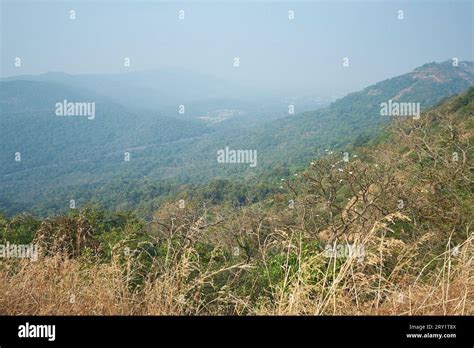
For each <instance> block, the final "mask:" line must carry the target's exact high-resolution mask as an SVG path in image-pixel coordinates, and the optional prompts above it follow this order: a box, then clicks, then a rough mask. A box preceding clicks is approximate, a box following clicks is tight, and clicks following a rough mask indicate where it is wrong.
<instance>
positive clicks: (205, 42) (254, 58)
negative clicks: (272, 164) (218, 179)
mask: <svg viewBox="0 0 474 348" xmlns="http://www.w3.org/2000/svg"><path fill="white" fill-rule="evenodd" d="M71 9H73V10H75V11H76V19H74V20H71V19H70V18H69V15H70V14H69V11H70V10H71ZM179 10H184V19H182V20H180V19H179V18H178V15H179ZM289 10H294V11H295V18H294V19H293V20H289V18H288V11H289ZM398 10H403V11H404V14H403V15H404V18H403V19H401V20H400V19H398ZM473 17H474V1H453V0H450V1H414V0H411V1H403V2H401V1H390V2H389V1H384V2H381V1H306V2H294V1H278V2H275V1H273V2H271V1H220V2H218V1H187V2H174V1H173V2H163V1H159V2H158V1H131V0H130V1H121V2H117V1H112V2H111V1H82V2H73V1H67V2H66V1H54V2H52V1H18V0H16V1H5V0H1V59H2V61H1V71H0V73H1V76H3V77H4V76H11V75H20V74H38V73H43V72H48V71H62V72H67V73H72V74H79V73H114V72H123V71H127V70H144V69H156V68H163V67H183V68H188V69H192V70H195V71H198V72H202V73H210V74H212V75H215V76H218V77H224V78H227V79H234V80H238V81H245V82H247V83H252V84H256V85H259V86H262V88H268V89H272V90H278V89H281V90H282V91H286V92H287V91H294V92H295V93H296V92H297V93H305V92H314V91H324V92H330V93H345V92H349V91H354V90H357V89H360V88H362V87H365V86H367V85H370V84H372V83H374V82H377V81H379V80H383V79H385V78H388V77H393V76H396V75H399V74H402V73H405V72H408V71H410V70H412V69H413V68H415V67H417V66H420V65H422V64H424V63H427V62H432V61H443V60H446V59H451V58H452V57H458V58H459V60H474V48H473V45H474V44H473V41H474V19H473ZM15 57H21V59H22V66H21V67H15V65H14V63H15ZM124 57H130V59H131V67H129V68H126V67H124V66H123V64H124ZM234 57H239V59H240V67H238V68H235V67H233V59H234ZM344 57H348V58H349V67H347V68H344V67H343V66H342V62H343V58H344Z"/></svg>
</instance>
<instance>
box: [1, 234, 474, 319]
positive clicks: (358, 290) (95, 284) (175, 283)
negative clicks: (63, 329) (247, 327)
mask: <svg viewBox="0 0 474 348" xmlns="http://www.w3.org/2000/svg"><path fill="white" fill-rule="evenodd" d="M379 227H380V226H379ZM382 227H383V226H382ZM377 229H378V228H373V229H372V233H371V234H369V235H367V236H366V237H365V239H364V240H362V241H360V243H363V244H364V246H365V249H366V251H367V256H366V258H365V259H364V260H363V262H359V259H357V258H355V257H350V258H346V259H343V260H342V263H341V264H340V265H339V264H338V266H337V267H336V262H332V261H335V260H330V261H329V263H328V259H327V257H326V256H324V255H323V253H314V254H312V255H310V256H308V255H306V256H305V255H303V253H302V251H301V250H302V249H301V248H300V245H299V240H298V238H297V236H296V235H293V237H291V238H288V239H287V240H285V241H283V243H287V244H288V246H289V247H288V248H287V250H288V251H287V253H288V259H289V257H290V254H292V255H297V258H298V263H297V264H298V268H297V269H296V270H295V269H292V266H291V265H289V263H285V262H284V263H283V264H282V267H283V268H284V271H285V277H284V279H283V281H282V282H280V283H279V284H271V286H270V287H269V288H268V293H267V294H263V295H260V297H259V298H258V299H257V300H256V301H254V302H253V303H250V301H249V298H248V297H246V296H242V295H239V293H238V291H237V290H236V289H233V288H232V286H223V287H221V288H220V289H216V294H217V295H216V296H215V297H214V298H213V299H212V301H208V302H206V300H205V299H203V298H201V296H202V293H203V292H202V289H203V286H204V285H205V284H206V283H209V284H212V281H213V278H214V277H215V276H216V275H218V274H219V273H225V272H236V274H238V273H239V272H245V271H246V270H250V269H252V268H253V267H255V266H256V265H255V264H252V263H249V264H235V265H232V266H230V267H227V268H226V269H219V270H217V271H216V270H213V271H210V270H201V272H200V273H199V276H198V277H196V278H194V279H193V280H192V281H187V279H188V276H189V274H190V273H191V272H193V271H196V269H195V267H199V264H197V263H194V264H193V262H192V261H191V259H192V257H191V255H192V253H193V252H195V251H194V250H193V248H192V247H189V248H188V249H187V250H186V253H187V255H184V256H183V257H182V258H181V259H180V261H179V262H176V263H174V264H172V265H171V266H170V267H169V269H168V270H167V272H164V273H162V274H160V276H159V277H157V278H155V279H145V281H144V283H143V284H142V286H141V287H139V288H131V287H130V280H131V279H132V278H133V274H132V273H133V271H131V269H132V267H128V266H127V264H125V265H124V263H123V262H120V260H119V258H118V257H113V258H112V261H111V262H109V263H99V262H95V263H94V262H86V261H85V260H84V259H68V258H65V257H61V256H60V255H57V256H49V257H42V258H40V259H39V260H38V261H36V262H34V261H29V260H10V261H7V262H3V263H2V265H1V268H0V313H1V314H7V315H24V314H29V315H184V314H186V315H189V314H192V315H200V314H204V315H220V314H223V313H224V309H223V308H224V307H223V306H226V305H228V304H232V308H233V311H232V313H227V314H234V315H238V314H242V313H244V314H249V315H255V314H256V315H268V314H270V315H295V314H303V315H435V314H436V315H472V314H473V313H474V291H473V288H474V287H473V284H474V282H473V274H472V256H473V243H472V242H473V238H472V236H470V237H469V238H468V239H467V240H466V241H465V242H464V243H463V244H462V245H461V247H460V253H459V254H457V255H456V256H453V255H452V251H451V250H450V249H449V247H447V249H446V251H445V252H444V253H443V254H441V255H438V256H437V257H436V258H434V259H432V260H429V261H428V262H426V263H425V264H424V266H423V267H422V268H421V269H419V270H418V271H417V272H416V273H415V272H414V270H413V267H419V266H418V265H419V260H418V255H417V254H416V245H405V244H403V243H402V242H400V241H397V240H394V239H390V238H388V237H386V236H385V235H384V234H382V235H381V234H380V233H379V232H380V231H377ZM425 239H427V238H425ZM424 242H425V241H424V240H420V241H418V242H417V243H420V244H422V243H424ZM391 254H396V255H398V256H397V258H396V264H395V266H393V267H392V268H391V272H390V273H387V272H386V270H385V263H386V262H388V260H391V259H392V258H391ZM89 261H90V260H89ZM263 262H265V261H263ZM390 262H392V261H390ZM434 263H437V265H438V266H437V267H435V268H433V267H431V265H433V264H434ZM285 267H286V268H285ZM317 273H319V274H317ZM315 277H316V278H317V279H318V280H317V281H315Z"/></svg>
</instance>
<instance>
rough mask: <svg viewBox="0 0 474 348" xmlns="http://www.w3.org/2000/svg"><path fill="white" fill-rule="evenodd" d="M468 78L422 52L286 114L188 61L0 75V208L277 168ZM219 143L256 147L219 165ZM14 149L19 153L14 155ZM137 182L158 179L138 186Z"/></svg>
mask: <svg viewBox="0 0 474 348" xmlns="http://www.w3.org/2000/svg"><path fill="white" fill-rule="evenodd" d="M473 85H474V63H473V62H460V63H459V65H458V66H453V65H452V63H451V61H447V62H443V63H429V64H425V65H423V66H421V67H419V68H417V69H415V70H414V71H412V72H410V73H407V74H404V75H401V76H397V77H394V78H391V79H388V80H385V81H381V82H379V83H377V84H375V85H373V86H369V87H367V88H365V89H363V90H362V91H359V92H356V93H352V94H349V95H347V96H345V97H343V98H341V99H339V100H337V101H335V102H334V103H332V104H331V105H329V106H328V107H326V108H320V109H318V110H316V111H308V112H302V113H298V112H297V113H296V114H294V115H292V114H288V110H287V107H288V105H286V104H285V103H282V102H281V101H279V103H278V107H277V108H275V110H280V109H281V110H280V111H271V110H273V109H271V108H266V109H265V108H264V109H259V108H258V107H256V105H259V99H258V96H252V93H253V92H252V91H250V90H248V91H242V88H240V87H239V86H234V85H231V84H228V83H226V82H225V81H220V80H218V79H213V78H210V77H207V76H202V75H199V74H195V73H183V72H177V71H175V72H173V71H167V72H163V71H154V72H139V73H127V74H118V75H68V74H63V73H48V74H43V75H38V76H18V77H12V78H7V79H2V80H1V82H0V118H1V123H2V127H1V129H0V138H1V139H2V144H1V147H0V161H1V163H2V166H1V169H0V176H1V177H2V183H1V185H0V209H1V210H4V211H5V212H7V213H9V214H11V213H15V212H18V211H23V210H26V211H33V212H36V213H39V214H42V215H46V214H52V213H55V212H59V211H64V210H66V209H68V202H69V200H70V199H72V198H73V197H74V198H75V199H77V200H78V202H79V203H80V204H84V203H86V202H87V201H89V200H96V201H98V202H100V203H102V204H104V205H106V206H107V207H109V208H118V207H120V208H132V207H135V205H136V204H140V205H147V204H150V205H153V202H154V201H155V200H156V199H157V198H158V197H159V196H160V195H162V194H163V190H162V186H160V185H163V184H164V183H168V182H170V183H173V185H175V186H176V185H178V186H179V185H182V184H188V183H197V184H199V183H205V182H208V181H210V180H213V179H214V178H219V177H225V178H235V179H236V180H237V179H238V178H244V179H245V180H257V178H262V177H269V178H274V177H277V176H281V175H288V174H290V173H291V172H294V171H295V170H297V169H298V168H300V167H302V166H304V165H306V164H307V162H308V161H309V160H310V159H311V158H313V157H317V156H318V155H319V154H321V153H323V152H325V150H330V151H335V150H341V149H344V148H345V149H347V148H351V147H353V146H358V145H362V144H364V143H366V142H367V141H370V139H372V138H373V136H374V134H376V131H377V130H378V129H379V127H380V125H383V124H386V123H387V122H388V121H389V120H390V117H386V116H381V115H380V104H381V103H385V102H388V101H390V100H391V101H393V102H399V103H405V102H406V103H419V105H420V107H421V109H426V108H429V107H431V106H433V105H435V104H437V103H439V102H440V101H442V100H443V99H445V98H447V97H449V96H452V95H454V94H457V93H460V92H463V91H465V90H466V89H468V88H469V87H470V86H473ZM235 95H238V96H239V98H240V99H239V98H235ZM246 96H247V98H248V99H245V98H246ZM180 100H186V101H188V102H189V105H199V108H200V109H199V110H200V111H199V112H196V113H195V114H194V115H195V116H199V115H201V116H202V115H205V114H206V113H205V110H206V102H207V103H210V104H212V107H211V108H207V110H219V109H232V110H233V109H235V110H240V109H242V110H243V109H245V112H243V113H238V112H236V113H235V115H234V114H232V115H231V116H232V117H230V116H229V117H223V118H222V120H219V122H217V123H216V122H208V121H206V119H203V118H198V117H179V112H178V108H177V107H178V105H180ZM210 100H214V102H211V101H210ZM216 100H217V101H216ZM231 100H232V102H231ZM248 100H251V102H249V101H248ZM63 101H68V102H71V103H82V102H94V103H95V110H96V116H95V118H94V119H93V120H90V119H87V118H86V117H68V116H62V117H58V116H57V115H56V113H55V111H56V110H55V107H56V104H57V103H62V102H63ZM267 101H268V99H265V103H266V102H267ZM226 102H228V105H229V106H228V107H227V108H226V107H225V105H226ZM193 103H194V104H193ZM296 103H297V102H296ZM261 104H264V103H263V102H261ZM318 105H319V104H318ZM322 105H323V104H321V105H320V106H322ZM240 107H241V108H240ZM295 109H296V110H298V104H296V105H295ZM196 110H197V109H196ZM262 110H263V111H262ZM226 115H228V113H227V114H226ZM239 115H240V116H239ZM216 117H220V116H216ZM256 120H258V121H256ZM225 147H229V148H234V149H251V150H257V153H258V165H257V167H255V168H251V167H249V166H248V165H219V164H218V163H217V161H216V154H217V151H219V150H220V149H223V148H225ZM17 153H19V154H20V157H21V160H20V161H15V156H16V155H15V154H17ZM126 153H128V154H129V159H130V160H129V161H127V160H126ZM143 185H148V186H149V185H155V186H153V187H158V186H159V189H156V190H155V191H152V192H151V193H150V194H149V195H148V196H146V197H141V198H138V194H137V192H139V191H140V190H141V187H143ZM156 185H158V186H156ZM118 191H121V192H118ZM124 197H126V199H125V198H124ZM133 197H135V198H133Z"/></svg>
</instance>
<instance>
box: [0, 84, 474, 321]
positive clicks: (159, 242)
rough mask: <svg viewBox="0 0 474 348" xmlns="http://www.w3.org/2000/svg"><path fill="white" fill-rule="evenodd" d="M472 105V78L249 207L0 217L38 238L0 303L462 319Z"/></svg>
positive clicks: (83, 310)
mask: <svg viewBox="0 0 474 348" xmlns="http://www.w3.org/2000/svg"><path fill="white" fill-rule="evenodd" d="M473 115H474V88H471V89H469V90H468V91H467V92H465V93H463V94H461V95H458V96H455V97H452V98H450V99H449V100H446V101H444V102H443V103H441V104H440V105H438V106H436V107H434V108H431V109H429V110H427V111H426V112H424V113H422V114H421V115H420V118H418V119H413V118H406V117H405V118H394V119H392V121H393V122H392V123H391V124H390V125H389V126H388V128H387V133H386V136H385V137H384V138H383V139H379V141H378V143H377V144H372V145H370V146H364V147H359V148H355V149H353V151H352V152H351V153H350V156H349V157H348V158H346V159H344V157H343V156H341V155H340V154H336V153H334V154H331V155H327V156H324V157H322V158H319V159H315V160H314V161H313V162H312V163H311V165H309V166H308V167H307V168H306V169H305V170H304V171H303V172H301V173H299V175H298V176H296V177H292V178H291V179H286V180H284V181H282V182H281V189H280V191H279V192H278V193H277V194H274V195H271V196H269V197H268V198H267V199H265V200H262V201H261V202H258V203H254V204H249V205H247V206H240V207H231V206H229V205H227V204H217V205H216V204H208V203H212V202H208V201H206V199H205V195H204V196H196V195H193V196H188V197H186V196H184V197H182V198H181V199H182V200H178V197H176V198H175V199H174V200H170V201H169V202H168V204H166V205H164V206H162V207H161V208H160V209H158V210H157V211H155V212H154V214H153V220H152V221H149V222H146V221H143V220H140V219H137V218H136V217H134V216H133V215H132V214H129V213H128V214H126V213H111V212H106V211H100V210H97V209H82V210H81V209H78V210H72V211H71V212H70V213H69V214H68V215H64V216H59V217H54V218H50V219H44V220H37V219H35V218H32V217H30V216H28V215H25V214H21V215H18V216H16V217H14V218H12V219H9V218H6V217H4V216H0V243H3V244H6V243H7V242H10V243H20V244H27V243H31V242H33V243H35V244H36V245H38V246H39V247H40V249H39V250H40V253H39V255H37V256H38V260H36V262H31V261H30V260H25V259H15V258H12V259H7V260H5V261H4V262H3V263H2V265H4V267H2V268H0V278H1V279H2V280H3V281H2V282H0V292H1V293H7V291H8V293H9V294H10V296H9V297H8V298H7V297H0V309H1V310H2V311H3V313H4V314H7V315H13V314H63V315H65V314H82V315H87V314H95V315H97V314H120V315H124V314H135V315H136V314H148V315H150V314H155V315H160V314H161V315H163V314H167V315H170V314H175V315H176V314H188V315H189V314H195V315H201V314H202V315H217V314H219V315H222V314H229V315H236V314H239V315H242V314H249V315H257V314H260V315H261V314H279V315H296V314H306V315H383V314H391V315H469V314H472V313H473V312H474V304H473V301H472V296H471V295H470V293H471V292H470V290H471V288H472V277H471V276H470V273H471V272H472V256H473V242H474V241H473V234H472V227H473V226H472V222H473V217H474V206H473V204H472V202H473V201H472V197H473V194H474V192H473V186H472V183H473V179H474V178H473V175H472V174H473V173H472V168H473V167H474V148H473V146H472V139H473V135H474V117H473ZM355 155H357V156H355ZM2 287H3V288H2ZM447 289H449V291H447ZM38 294H41V296H38ZM71 294H74V296H75V303H74V305H71V304H70V303H69V301H67V300H64V298H66V299H68V298H69V297H70V296H71ZM98 299H99V300H98Z"/></svg>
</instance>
